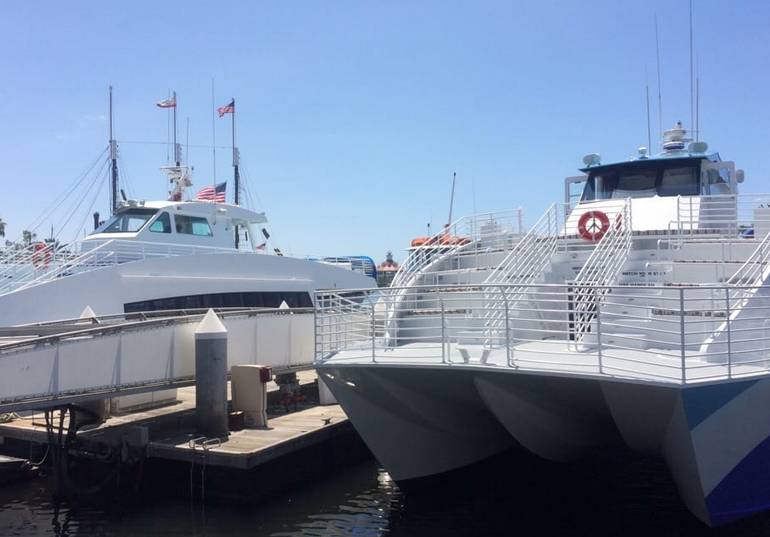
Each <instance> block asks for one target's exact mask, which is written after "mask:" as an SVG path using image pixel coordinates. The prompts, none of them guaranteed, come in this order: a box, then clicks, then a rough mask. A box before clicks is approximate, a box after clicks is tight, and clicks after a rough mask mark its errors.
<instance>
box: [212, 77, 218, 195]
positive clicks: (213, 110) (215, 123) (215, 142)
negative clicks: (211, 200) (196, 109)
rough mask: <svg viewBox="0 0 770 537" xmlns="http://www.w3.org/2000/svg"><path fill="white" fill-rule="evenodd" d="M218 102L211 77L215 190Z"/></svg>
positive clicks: (215, 182)
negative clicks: (215, 98)
mask: <svg viewBox="0 0 770 537" xmlns="http://www.w3.org/2000/svg"><path fill="white" fill-rule="evenodd" d="M216 107H217V105H216V101H215V100H214V77H213V76H212V77H211V160H212V167H213V174H214V177H213V183H211V184H212V185H214V188H216V184H217V119H216V117H217V116H216Z"/></svg>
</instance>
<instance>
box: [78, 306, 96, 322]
mask: <svg viewBox="0 0 770 537" xmlns="http://www.w3.org/2000/svg"><path fill="white" fill-rule="evenodd" d="M94 317H96V313H94V310H92V309H91V306H86V307H85V308H84V309H83V311H82V313H81V314H80V319H93V318H94Z"/></svg>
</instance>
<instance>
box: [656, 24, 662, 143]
mask: <svg viewBox="0 0 770 537" xmlns="http://www.w3.org/2000/svg"><path fill="white" fill-rule="evenodd" d="M655 58H656V60H657V62H656V63H657V69H658V138H660V139H663V94H662V92H661V89H660V39H658V16H657V15H655Z"/></svg>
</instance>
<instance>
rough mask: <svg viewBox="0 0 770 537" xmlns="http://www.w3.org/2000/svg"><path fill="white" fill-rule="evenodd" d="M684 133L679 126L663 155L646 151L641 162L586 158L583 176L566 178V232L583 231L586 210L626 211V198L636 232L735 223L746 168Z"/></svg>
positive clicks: (641, 150)
mask: <svg viewBox="0 0 770 537" xmlns="http://www.w3.org/2000/svg"><path fill="white" fill-rule="evenodd" d="M686 133H687V131H686V130H685V129H684V128H682V125H681V122H678V123H677V124H676V126H675V127H674V128H673V129H671V130H668V131H666V132H665V133H664V140H663V151H662V152H661V153H659V154H658V155H655V156H654V157H651V156H649V155H648V153H647V148H644V147H641V148H639V156H638V157H637V158H635V159H632V160H628V161H625V162H616V163H610V164H603V163H602V162H601V159H600V157H599V155H597V154H589V155H586V157H585V158H584V159H583V163H584V165H585V166H584V167H583V168H581V170H580V171H581V172H583V174H584V175H581V176H578V177H568V178H567V179H566V180H565V203H566V205H567V207H568V211H569V213H570V216H569V217H568V219H567V229H566V230H565V232H566V233H567V234H574V233H576V232H579V230H578V227H579V226H578V221H579V218H580V217H581V216H582V215H585V214H586V212H587V211H601V212H603V213H605V214H606V215H607V216H610V215H612V214H617V213H619V212H620V211H622V210H623V207H624V206H625V204H626V200H628V205H629V206H628V210H630V211H631V212H632V214H633V230H634V231H645V232H652V231H662V232H669V231H671V230H672V229H673V228H674V227H676V228H678V229H681V227H682V226H683V225H684V226H685V227H686V228H687V229H690V230H693V229H706V228H712V227H713V225H714V224H716V223H718V224H719V225H720V226H723V225H726V224H728V223H730V224H733V223H734V221H735V217H736V207H735V204H736V196H737V194H738V184H739V183H742V182H743V170H736V169H735V164H734V163H733V162H728V161H723V160H721V158H720V156H719V154H718V153H708V152H707V151H708V145H707V144H706V143H705V142H692V141H691V140H690V139H689V138H686V137H685V136H686ZM704 226H705V227H704Z"/></svg>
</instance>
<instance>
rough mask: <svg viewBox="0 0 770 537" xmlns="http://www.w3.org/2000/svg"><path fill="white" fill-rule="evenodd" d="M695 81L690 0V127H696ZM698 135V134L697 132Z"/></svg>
mask: <svg viewBox="0 0 770 537" xmlns="http://www.w3.org/2000/svg"><path fill="white" fill-rule="evenodd" d="M694 84H695V81H694V76H693V62H692V0H690V128H691V129H695V128H696V127H695V87H694ZM696 132H697V131H696ZM696 136H697V134H696Z"/></svg>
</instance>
